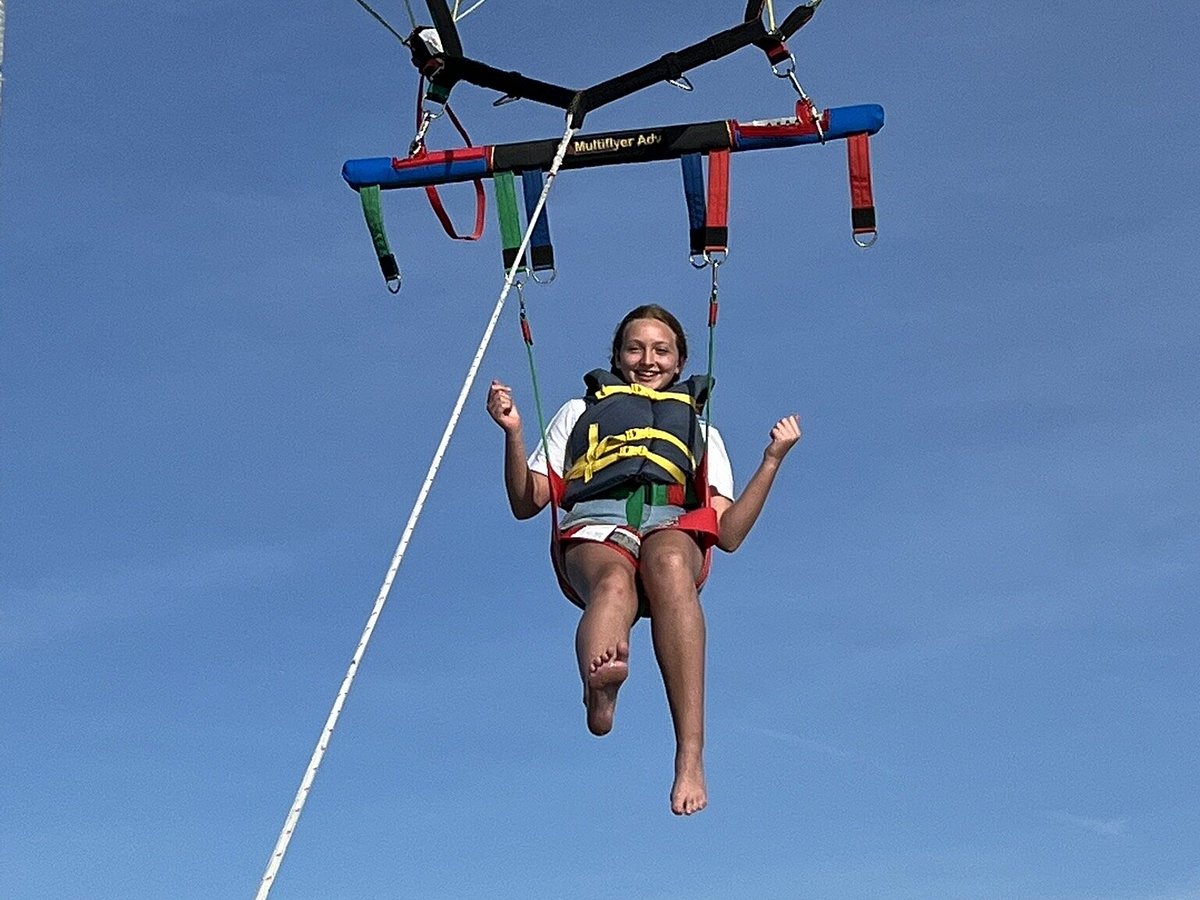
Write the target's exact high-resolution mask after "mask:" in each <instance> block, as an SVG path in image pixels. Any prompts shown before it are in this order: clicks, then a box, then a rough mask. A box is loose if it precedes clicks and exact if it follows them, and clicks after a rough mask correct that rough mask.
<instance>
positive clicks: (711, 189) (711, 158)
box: [704, 150, 729, 256]
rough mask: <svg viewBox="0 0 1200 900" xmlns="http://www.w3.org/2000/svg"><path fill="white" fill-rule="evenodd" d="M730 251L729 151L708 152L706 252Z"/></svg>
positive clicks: (705, 223)
mask: <svg viewBox="0 0 1200 900" xmlns="http://www.w3.org/2000/svg"><path fill="white" fill-rule="evenodd" d="M728 251H729V151H728V150H710V151H709V153H708V211H707V215H706V216H705V219H704V253H705V255H706V256H707V255H709V254H712V253H727V252H728Z"/></svg>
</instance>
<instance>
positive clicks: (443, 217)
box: [412, 78, 487, 241]
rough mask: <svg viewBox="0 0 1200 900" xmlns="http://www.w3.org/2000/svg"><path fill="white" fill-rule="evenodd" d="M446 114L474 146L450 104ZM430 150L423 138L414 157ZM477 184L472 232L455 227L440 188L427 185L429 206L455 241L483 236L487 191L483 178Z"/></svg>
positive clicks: (420, 103)
mask: <svg viewBox="0 0 1200 900" xmlns="http://www.w3.org/2000/svg"><path fill="white" fill-rule="evenodd" d="M424 86H425V79H424V78H422V79H421V82H420V84H419V85H418V90H417V128H420V127H421V119H422V117H423V114H424V111H425V101H424V91H423V90H422V89H423V88H424ZM443 108H444V109H445V111H446V115H448V116H449V117H450V121H451V122H453V123H454V127H455V128H456V129H458V133H459V134H461V135H462V139H463V141H464V142H465V143H466V145H467V146H468V147H474V146H475V145H474V144H472V143H471V136H470V135H469V134H467V130H466V129H465V128H463V124H462V122H460V121H459V120H458V116H456V115H455V114H454V110H452V109H451V108H450V105H449V104H446V105H445V106H444V107H443ZM428 152H429V151H428V150H426V149H425V143H424V141H423V140H422V142H421V146H420V148H419V149H418V150H417V152H416V153H414V154H413V155H412V158H414V159H420V158H421V157H422V156H424V155H425V154H426V153H428ZM473 183H474V185H475V229H474V230H473V231H472V232H471V233H470V234H459V233H458V231H457V229H455V227H454V223H453V222H452V221H450V214H449V213H448V212H446V207H445V205H444V204H443V203H442V198H441V196H440V195H439V194H438V190H437V188H436V187H434V186H433V185H432V184H430V185H426V186H425V196H426V197H428V198H429V206H430V208H431V209H432V210H433V214H434V215H435V216H437V218H438V221H439V222H441V223H442V230H443V231H445V232H446V235H447V236H448V237H449V238H450V239H451V240H455V241H477V240H479V239H480V237H482V236H483V222H484V218H485V217H486V215H487V193H486V192H485V191H484V189H483V179H482V178H475V179H473Z"/></svg>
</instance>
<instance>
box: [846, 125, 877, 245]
mask: <svg viewBox="0 0 1200 900" xmlns="http://www.w3.org/2000/svg"><path fill="white" fill-rule="evenodd" d="M869 141H870V137H869V136H868V135H867V134H865V133H863V134H852V135H850V137H848V138H846V153H847V156H848V158H849V166H850V225H851V227H852V228H853V229H854V243H856V244H858V245H859V246H860V247H869V246H871V244H873V243H875V236H876V230H875V199H874V197H873V195H872V192H871V152H870V144H869V143H868V142H869ZM860 234H866V235H870V238H869V239H868V240H865V241H863V240H859V238H858V236H859V235H860Z"/></svg>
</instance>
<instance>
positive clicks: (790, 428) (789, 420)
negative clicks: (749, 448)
mask: <svg viewBox="0 0 1200 900" xmlns="http://www.w3.org/2000/svg"><path fill="white" fill-rule="evenodd" d="M802 435H803V432H802V431H801V430H800V417H799V416H796V415H791V416H785V417H784V418H782V419H780V420H779V421H778V422H776V423H775V427H774V428H772V429H771V443H770V444H768V445H767V449H766V450H765V451H763V456H764V457H765V458H767V459H773V460H775V461H776V462H782V461H783V458H784V457H785V456H787V453H788V451H789V450H791V449H792V448H793V447H795V446H796V444H798V443H799V442H800V438H801V436H802Z"/></svg>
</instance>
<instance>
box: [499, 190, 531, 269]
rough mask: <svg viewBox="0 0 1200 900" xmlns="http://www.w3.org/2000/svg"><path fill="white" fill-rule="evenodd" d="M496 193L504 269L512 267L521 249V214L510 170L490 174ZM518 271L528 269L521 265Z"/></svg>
mask: <svg viewBox="0 0 1200 900" xmlns="http://www.w3.org/2000/svg"><path fill="white" fill-rule="evenodd" d="M492 186H493V188H494V190H495V194H496V214H497V215H498V216H499V217H500V244H501V246H502V247H503V251H504V271H506V272H507V271H508V270H509V269H511V268H512V266H513V263H514V262H516V260H517V251H518V250H519V249H521V231H522V229H521V214H520V212H519V211H518V207H517V189H516V185H515V179H514V178H513V173H512V172H497V173H495V174H494V175H493V176H492ZM520 271H522V272H525V271H528V268H527V267H526V266H525V265H522V266H521V268H520Z"/></svg>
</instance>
